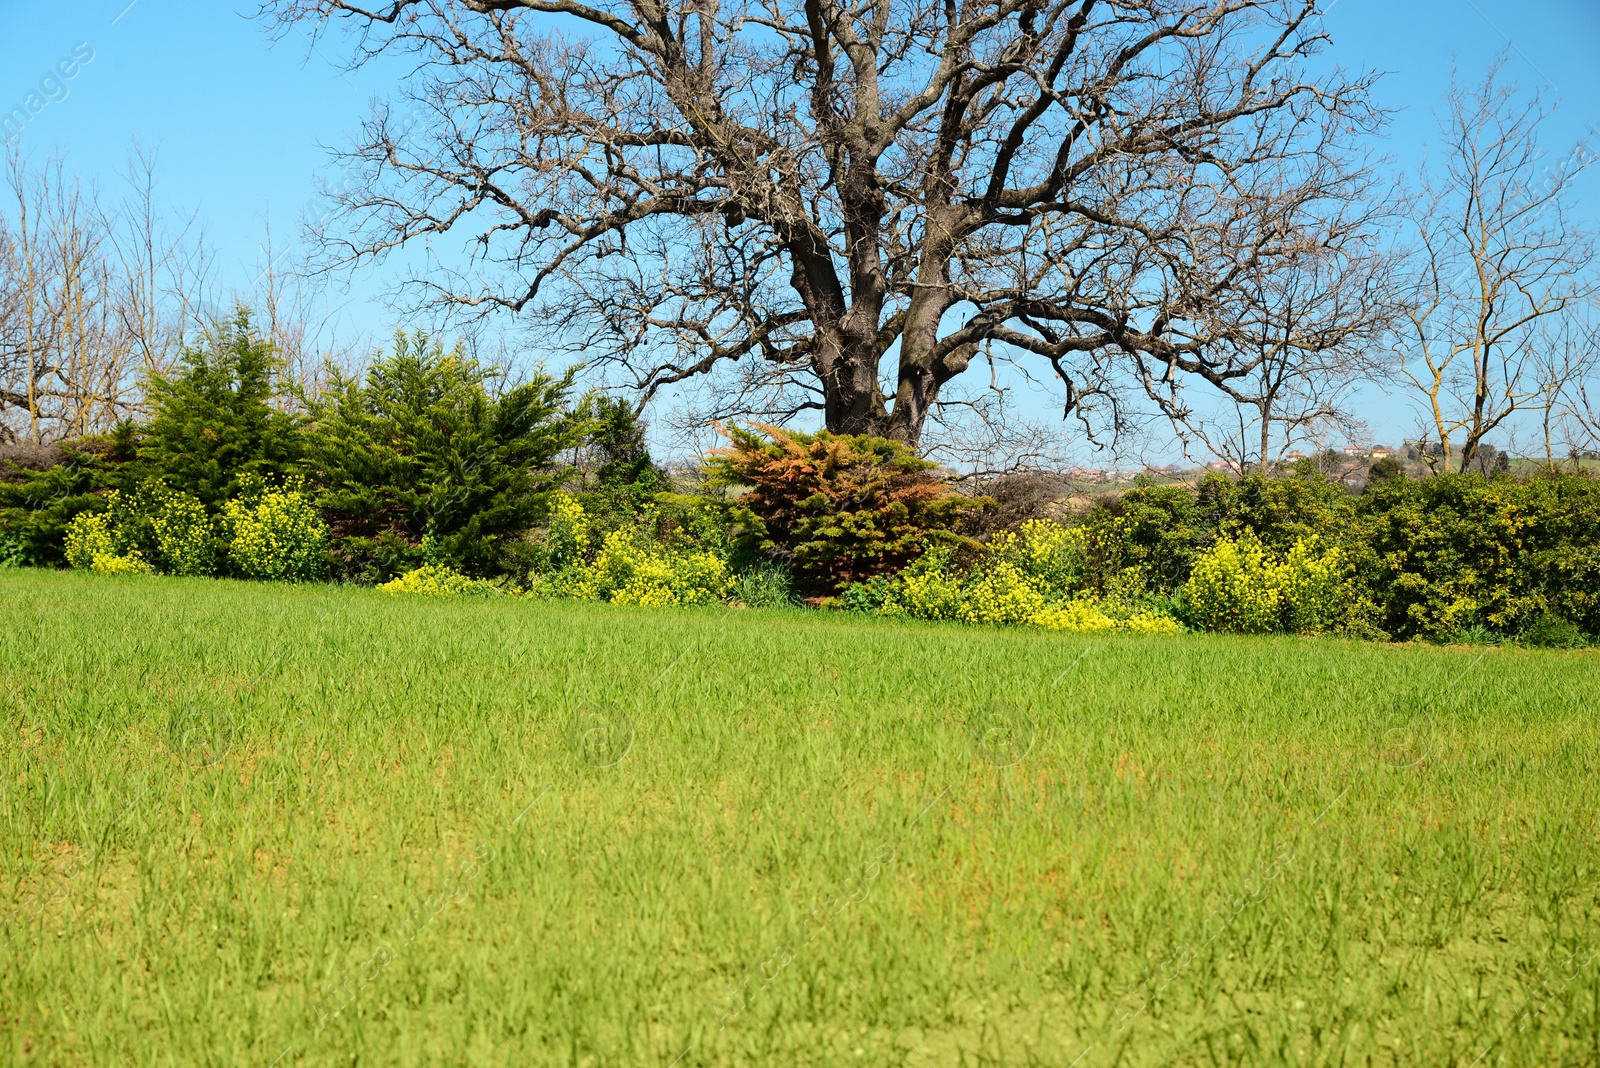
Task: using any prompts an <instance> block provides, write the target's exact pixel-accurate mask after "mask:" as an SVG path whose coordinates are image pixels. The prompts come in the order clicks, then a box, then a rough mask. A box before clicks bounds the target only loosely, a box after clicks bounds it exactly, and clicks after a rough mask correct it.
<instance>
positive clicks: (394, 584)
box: [378, 564, 504, 597]
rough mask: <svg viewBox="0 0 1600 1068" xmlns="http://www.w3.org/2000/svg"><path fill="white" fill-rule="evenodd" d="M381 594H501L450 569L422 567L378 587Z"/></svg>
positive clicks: (491, 584) (480, 580)
mask: <svg viewBox="0 0 1600 1068" xmlns="http://www.w3.org/2000/svg"><path fill="white" fill-rule="evenodd" d="M378 589H380V590H382V591H383V592H384V593H415V594H421V595H423V596H427V597H455V596H460V595H463V594H465V595H470V596H500V595H502V593H503V592H504V591H502V590H501V589H500V588H499V587H498V586H496V585H495V584H494V583H492V582H488V581H486V580H484V579H474V578H468V577H467V576H466V575H463V574H462V573H461V572H459V571H457V570H455V569H454V568H450V567H446V566H444V565H443V564H424V565H423V566H422V567H419V568H415V569H413V570H411V571H407V572H406V573H405V574H404V575H401V576H400V577H399V578H397V579H391V580H390V581H388V582H385V583H383V584H382V585H380V586H379V587H378Z"/></svg>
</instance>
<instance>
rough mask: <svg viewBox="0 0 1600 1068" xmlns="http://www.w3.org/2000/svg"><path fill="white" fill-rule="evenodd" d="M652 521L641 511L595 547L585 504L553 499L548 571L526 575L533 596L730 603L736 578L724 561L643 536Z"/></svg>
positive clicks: (570, 498) (547, 542) (621, 601)
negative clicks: (630, 524) (633, 520)
mask: <svg viewBox="0 0 1600 1068" xmlns="http://www.w3.org/2000/svg"><path fill="white" fill-rule="evenodd" d="M653 519H654V513H652V512H651V511H650V510H646V512H645V513H643V514H642V515H641V516H639V517H638V525H637V526H635V527H628V528H624V529H621V530H613V531H611V532H610V533H608V534H606V535H605V537H604V538H602V539H600V545H599V548H598V550H595V549H594V541H595V535H596V532H595V529H594V521H593V519H592V517H591V516H589V515H588V513H587V512H585V511H584V508H583V503H582V502H581V501H579V500H578V499H577V498H576V497H573V496H570V495H568V494H564V493H558V494H556V495H555V497H554V499H553V500H552V502H551V509H550V522H549V527H548V528H547V530H546V531H545V536H544V539H543V541H542V542H541V547H542V549H543V553H542V561H541V563H542V564H543V566H544V568H545V571H544V573H542V574H535V575H533V576H531V580H532V587H533V592H535V593H538V594H543V595H547V596H555V597H575V598H579V599H581V600H589V601H610V602H612V603H613V604H637V605H690V604H718V603H721V602H722V601H725V600H727V598H728V595H729V593H730V592H731V591H732V589H733V586H734V583H735V581H736V576H735V575H734V574H733V571H732V569H731V568H729V566H728V562H727V560H726V559H724V558H723V557H722V556H721V555H720V554H718V553H715V552H708V551H706V550H704V549H700V548H696V547H693V546H692V545H689V546H684V545H671V544H662V543H661V542H659V541H657V540H656V539H655V538H653V537H651V536H650V534H649V533H648V529H649V527H650V525H651V523H652V521H653ZM591 551H593V559H592V560H590V559H588V557H589V554H590V552H591Z"/></svg>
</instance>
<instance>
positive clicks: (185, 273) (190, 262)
mask: <svg viewBox="0 0 1600 1068" xmlns="http://www.w3.org/2000/svg"><path fill="white" fill-rule="evenodd" d="M129 183H130V184H129V188H130V194H129V196H128V198H127V199H126V200H125V201H123V202H119V203H116V204H113V205H111V206H110V207H109V208H108V207H107V206H106V204H105V202H104V200H103V198H102V197H101V196H100V194H99V193H98V192H97V191H96V190H95V189H93V188H92V187H85V186H84V185H83V183H81V182H79V181H78V180H77V179H76V178H74V177H72V176H71V175H70V174H69V173H68V171H67V169H66V164H65V161H64V160H63V159H61V158H60V157H56V158H52V159H49V160H47V161H45V162H44V163H43V164H42V165H40V166H38V167H30V166H29V165H28V162H27V161H26V160H25V159H23V157H22V156H21V155H20V153H19V152H17V151H16V150H15V149H13V150H12V151H11V152H10V153H9V154H8V156H7V159H6V185H7V186H8V188H9V192H10V194H11V197H10V205H9V208H8V210H7V211H6V212H5V213H4V214H0V265H3V267H4V273H3V275H0V427H4V430H3V431H0V437H5V438H26V439H27V440H28V441H30V442H32V443H35V444H38V443H41V442H44V441H47V440H55V439H60V438H71V437H78V436H81V435H84V434H88V433H94V432H98V431H104V430H108V429H110V428H111V427H112V426H113V425H115V424H116V423H117V422H118V421H120V420H122V419H124V418H127V417H128V416H130V415H135V414H138V413H139V412H140V410H141V406H142V402H143V393H142V390H141V383H142V382H143V380H144V379H145V378H147V377H148V376H149V375H151V374H155V373H161V372H164V371H165V370H167V369H168V368H169V367H170V366H171V364H172V362H173V361H174V360H175V359H176V358H177V355H178V353H179V352H180V351H181V349H182V345H183V339H184V337H185V335H186V334H187V333H189V332H191V331H193V330H194V329H195V328H196V327H198V326H201V325H203V323H202V320H201V314H200V310H199V309H200V305H201V296H200V295H201V294H202V293H203V291H204V286H205V284H206V279H207V277H208V275H209V260H208V257H207V256H206V254H205V253H204V250H203V245H201V244H200V243H199V242H198V241H196V240H194V239H193V237H192V230H193V223H192V221H191V222H189V223H186V224H183V225H182V226H180V227H179V228H178V229H177V230H176V232H173V231H171V230H170V229H169V228H168V227H166V226H165V225H164V224H163V222H162V221H161V220H160V218H159V216H158V213H157V211H156V208H155V199H154V188H155V185H154V162H153V160H152V159H151V158H150V157H148V156H146V155H144V154H141V153H137V152H136V153H135V156H134V159H133V162H132V164H131V165H130V169H129Z"/></svg>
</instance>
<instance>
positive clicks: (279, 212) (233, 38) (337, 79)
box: [0, 0, 1600, 439]
mask: <svg viewBox="0 0 1600 1068" xmlns="http://www.w3.org/2000/svg"><path fill="white" fill-rule="evenodd" d="M252 7H253V5H247V4H239V3H229V2H216V0H208V2H205V3H197V2H195V0H135V2H134V3H133V4H132V5H131V6H129V5H128V4H127V0H86V2H59V0H58V2H55V3H49V4H21V3H4V4H0V112H3V111H6V110H9V109H10V108H11V106H12V105H13V104H16V103H20V102H21V101H22V100H23V99H24V98H25V97H26V96H27V94H28V93H29V92H30V91H31V90H33V89H35V88H36V86H37V85H38V83H39V81H40V79H41V78H44V77H46V76H47V75H49V74H51V72H52V71H53V70H55V69H56V65H57V63H58V62H59V61H60V60H62V59H63V58H70V57H71V56H72V52H73V49H74V47H75V46H77V45H79V44H80V43H81V44H83V45H86V46H87V47H88V48H91V49H93V59H92V60H90V61H89V62H88V63H87V64H81V65H80V69H78V70H77V71H76V73H75V74H74V76H73V77H72V78H71V79H70V80H69V81H66V82H65V90H66V92H65V96H64V97H63V98H61V99H58V100H55V101H52V102H51V103H50V104H49V105H48V106H47V107H46V108H45V109H44V110H43V111H42V112H41V113H40V114H38V115H37V116H36V117H34V118H33V119H32V121H31V122H30V124H29V126H28V127H27V128H26V129H25V130H24V131H23V133H22V137H21V142H22V145H23V147H24V149H25V150H26V151H27V152H28V153H30V154H31V155H35V156H39V155H44V154H46V153H49V152H51V151H56V150H60V151H64V152H66V153H67V154H68V157H69V159H70V162H71V164H72V166H73V168H74V169H75V170H76V171H77V172H78V173H79V174H81V175H83V176H85V177H86V178H89V179H92V180H95V181H97V182H99V183H100V184H101V185H102V186H104V187H106V188H108V189H111V188H114V187H115V184H116V182H117V180H118V178H117V176H118V173H119V172H120V170H121V169H122V167H123V165H124V164H125V162H126V159H127V156H128V153H129V150H130V148H131V146H132V144H133V142H134V141H135V140H137V141H139V142H140V143H141V144H144V145H146V146H148V147H150V148H154V149H155V150H157V152H158V153H159V172H158V178H159V181H160V192H161V196H162V199H163V200H164V201H166V202H167V203H168V204H170V205H172V206H173V207H174V208H176V209H182V210H184V211H185V212H187V211H190V210H197V211H198V212H199V214H200V216H201V219H202V220H203V222H204V224H205V226H206V228H207V230H208V232H209V234H210V237H211V240H212V242H213V244H214V246H215V247H216V249H217V252H218V265H219V267H220V269H221V271H222V273H223V282H224V284H225V285H229V286H232V287H245V286H248V285H249V283H250V282H251V281H252V280H253V279H254V277H255V275H256V272H257V270H258V264H259V262H260V248H261V244H262V242H263V237H264V230H265V224H266V221H267V220H268V219H269V218H270V219H271V221H272V226H273V230H274V238H275V240H277V241H279V242H280V243H281V242H283V241H285V240H290V239H294V238H296V237H297V236H298V226H299V222H300V220H301V219H302V218H303V217H304V216H305V215H306V214H307V213H308V212H311V211H314V210H315V208H316V205H315V189H316V185H315V180H316V178H317V176H318V175H321V176H323V177H324V178H327V177H330V176H331V174H332V172H331V170H330V168H329V164H328V159H327V155H326V152H325V146H328V145H337V144H343V143H345V142H347V141H348V140H349V138H350V136H351V134H352V132H353V131H354V130H355V128H356V126H357V124H358V123H359V121H360V120H361V118H362V117H363V116H364V115H365V114H366V112H367V111H368V108H369V105H370V102H371V101H372V99H373V98H374V97H377V96H381V95H383V94H385V93H386V92H388V91H389V89H390V88H391V87H392V84H393V83H392V82H391V81H389V80H386V75H387V74H389V73H391V72H386V71H383V70H366V71H361V72H357V73H355V74H348V75H347V74H344V73H342V72H341V71H340V70H339V68H338V67H337V66H336V65H335V64H334V63H333V62H331V57H335V56H336V55H337V52H330V54H329V55H327V56H325V55H322V54H318V53H316V52H312V51H310V49H309V43H308V41H307V40H306V39H304V38H299V39H294V40H290V41H284V42H280V43H277V44H272V43H271V42H269V41H268V40H267V39H266V38H265V37H264V35H263V33H262V31H261V27H260V25H259V24H257V23H255V22H252V21H250V20H249V19H248V18H246V17H245V15H244V13H245V12H246V11H248V10H250V9H251V8H252ZM1326 22H1327V26H1328V29H1329V31H1330V32H1331V33H1332V34H1333V37H1334V42H1335V47H1334V50H1333V53H1332V56H1331V58H1332V59H1333V60H1334V61H1336V62H1338V63H1340V64H1342V65H1344V66H1346V67H1350V68H1364V67H1370V68H1376V69H1378V70H1381V71H1385V72H1387V74H1386V76H1385V78H1384V79H1383V81H1382V83H1381V84H1380V86H1379V90H1378V95H1379V99H1380V101H1381V102H1382V103H1383V104H1384V105H1385V106H1387V107H1390V108H1395V109H1399V111H1400V113H1399V115H1398V116H1397V118H1396V120H1395V124H1394V127H1393V131H1392V135H1391V137H1390V138H1389V141H1388V144H1387V146H1386V148H1387V150H1388V151H1389V152H1391V153H1392V154H1393V155H1395V156H1396V157H1397V159H1398V161H1399V163H1400V165H1401V166H1402V167H1403V168H1405V169H1407V170H1410V169H1413V168H1414V167H1415V164H1416V163H1417V161H1418V160H1419V159H1420V157H1421V153H1422V150H1423V146H1424V144H1425V143H1426V142H1427V141H1428V140H1430V139H1431V138H1432V137H1433V136H1434V129H1435V128H1434V117H1433V114H1434V111H1435V109H1436V108H1437V106H1438V103H1439V98H1440V94H1441V93H1442V92H1443V91H1444V89H1445V87H1446V86H1447V84H1448V82H1449V76H1450V67H1451V63H1452V60H1454V61H1455V62H1456V63H1458V65H1459V67H1460V69H1461V70H1462V72H1463V73H1464V74H1465V75H1467V76H1469V77H1473V78H1476V77H1480V76H1481V75H1482V73H1483V71H1484V70H1485V69H1486V67H1487V65H1488V64H1489V62H1490V60H1491V59H1492V57H1493V56H1494V55H1495V54H1496V53H1497V52H1499V51H1501V50H1504V49H1507V48H1510V49H1511V53H1510V62H1509V65H1508V67H1507V71H1508V73H1509V74H1510V75H1511V76H1512V77H1514V78H1515V79H1516V80H1517V81H1518V82H1520V83H1521V84H1522V85H1523V86H1524V87H1525V88H1530V89H1531V88H1535V87H1544V88H1546V89H1547V90H1548V91H1549V92H1550V93H1551V95H1552V97H1554V98H1556V99H1558V100H1559V101H1560V103H1561V108H1560V111H1559V112H1558V114H1557V117H1556V119H1555V121H1554V122H1553V123H1552V125H1551V127H1550V130H1549V134H1550V142H1551V145H1550V147H1551V148H1553V149H1555V150H1556V151H1558V152H1564V151H1565V150H1567V149H1568V148H1570V147H1571V145H1572V144H1573V143H1574V142H1575V141H1576V140H1577V139H1578V138H1579V137H1581V136H1584V135H1585V134H1586V132H1587V131H1588V130H1590V129H1591V128H1592V129H1593V130H1596V131H1600V78H1597V77H1596V74H1597V69H1596V67H1597V64H1596V57H1600V3H1596V0H1522V2H1518V0H1336V2H1335V4H1334V5H1333V6H1332V8H1330V9H1329V11H1328V14H1327V16H1326ZM323 47H324V48H325V49H334V48H336V47H337V46H334V45H324V46H323ZM70 67H71V64H69V67H68V68H67V69H70ZM55 95H57V96H60V95H61V93H60V91H59V90H58V91H57V92H56V93H55ZM1589 136H1591V137H1593V136H1594V135H1593V134H1590V135H1589ZM1596 140H1597V141H1600V138H1596ZM1584 208H1585V212H1586V214H1588V215H1590V217H1591V218H1600V174H1591V175H1590V176H1589V177H1588V180H1587V182H1586V185H1585V187H1584ZM382 288H383V287H382V282H381V279H379V278H377V277H372V276H363V277H357V278H356V279H354V280H353V284H352V286H351V288H350V292H349V294H348V295H340V296H338V297H336V298H335V299H336V300H337V301H338V302H339V304H340V305H341V306H342V307H343V308H344V309H345V310H344V313H343V316H342V318H343V321H345V322H346V323H347V324H348V325H349V326H350V327H351V328H354V329H358V330H361V331H365V332H367V333H370V334H371V335H373V336H378V335H382V334H385V333H387V332H388V331H389V330H390V329H392V328H393V327H394V326H395V325H397V320H396V317H395V313H394V312H393V311H392V310H390V309H389V308H387V307H386V306H384V305H382V304H381V303H379V302H377V301H376V300H374V299H373V298H374V297H375V296H376V294H378V293H379V292H380V291H381V290H382ZM1394 418H1397V419H1398V418H1400V417H1399V416H1398V415H1396V416H1394ZM1384 429H1385V428H1384V427H1382V426H1375V427H1374V430H1375V432H1376V436H1377V437H1379V438H1380V439H1387V438H1391V437H1395V436H1397V435H1398V432H1399V431H1400V430H1403V429H1405V428H1400V427H1398V426H1397V427H1396V432H1395V433H1388V434H1386V433H1384Z"/></svg>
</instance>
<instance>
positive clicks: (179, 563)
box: [140, 483, 217, 575]
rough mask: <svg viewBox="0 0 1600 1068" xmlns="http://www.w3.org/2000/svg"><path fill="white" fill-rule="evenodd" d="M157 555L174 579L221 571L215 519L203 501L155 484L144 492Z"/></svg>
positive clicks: (142, 503) (143, 496)
mask: <svg viewBox="0 0 1600 1068" xmlns="http://www.w3.org/2000/svg"><path fill="white" fill-rule="evenodd" d="M140 496H141V498H143V500H142V501H141V502H140V503H141V505H142V508H141V510H142V511H144V512H145V513H146V514H148V515H149V517H150V530H151V532H152V533H153V534H154V535H155V539H156V552H157V556H158V557H159V559H160V561H161V565H162V567H163V568H164V569H165V570H166V572H167V573H168V574H170V575H213V574H215V573H216V570H217V554H216V543H215V541H214V539H213V537H212V526H211V517H210V516H208V515H206V507H205V505H203V504H201V503H200V500H199V498H197V497H194V496H192V495H190V494H187V493H182V492H179V491H175V490H170V489H168V488H167V487H165V486H163V485H161V484H160V483H155V484H153V485H151V486H148V487H147V488H145V489H143V490H141V491H140Z"/></svg>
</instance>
